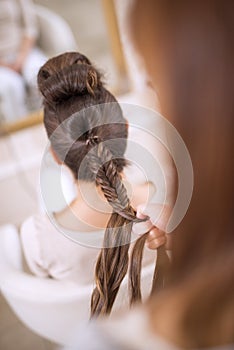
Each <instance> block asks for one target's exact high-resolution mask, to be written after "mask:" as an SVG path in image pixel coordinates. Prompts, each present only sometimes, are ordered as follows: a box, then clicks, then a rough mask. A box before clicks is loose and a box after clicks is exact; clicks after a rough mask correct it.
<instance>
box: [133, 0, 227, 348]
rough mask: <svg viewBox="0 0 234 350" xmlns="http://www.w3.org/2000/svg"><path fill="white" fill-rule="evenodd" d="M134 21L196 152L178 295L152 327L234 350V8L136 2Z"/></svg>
mask: <svg viewBox="0 0 234 350" xmlns="http://www.w3.org/2000/svg"><path fill="white" fill-rule="evenodd" d="M131 20H132V23H131V24H132V27H131V31H132V37H133V38H134V41H135V44H136V46H137V48H138V49H139V50H140V52H142V54H143V56H144V59H145V63H146V65H147V69H148V72H149V73H150V76H151V78H152V82H153V84H154V86H155V88H156V89H157V92H158V96H159V99H160V103H161V110H162V113H163V114H164V115H165V116H166V117H168V118H169V119H170V120H171V121H172V122H173V124H174V125H175V127H176V128H177V130H178V131H179V132H180V134H181V136H182V137H183V139H184V141H185V143H186V145H187V147H188V150H189V152H190V155H191V159H192V162H193V168H194V182H195V183H194V193H193V198H192V201H191V205H190V208H189V210H188V213H187V215H186V216H185V218H184V220H183V222H182V223H181V225H180V226H179V227H178V229H177V231H176V232H175V233H174V242H173V247H172V249H173V263H172V264H171V266H170V288H171V289H168V293H167V294H164V295H165V296H167V297H165V302H161V301H160V299H158V300H157V299H154V303H153V304H151V306H150V317H151V322H152V324H153V326H154V329H155V331H156V332H157V333H161V334H163V335H164V336H165V337H167V338H169V339H170V340H172V341H173V342H175V343H176V344H178V345H180V346H182V347H186V348H199V347H207V346H217V345H222V344H226V343H234V320H233V315H234V293H233V291H234V276H233V267H234V253H233V252H234V219H233V213H234V207H233V203H234V200H233V198H234V186H233V177H234V162H233V150H234V134H233V130H234V98H233V91H234V65H233V62H234V2H233V1H231V0H225V1H222V0H207V1H202V0H197V1H184V0H181V1H180V0H178V1H169V0H156V1H155V0H147V1H145V2H142V1H139V0H136V1H135V3H134V7H133V9H132V12H131ZM165 293H166V291H165ZM162 298H163V296H162ZM161 300H163V299H161ZM170 307H173V308H172V309H171V310H170ZM155 309H156V310H157V314H156V313H154V310H155ZM166 313H167V314H168V315H170V316H169V317H168V322H167V323H165V322H164V321H162V319H163V317H164V315H165V314H166ZM175 316H177V318H175ZM171 319H173V320H174V321H175V322H174V324H173V325H172V326H171V327H169V325H170V323H171ZM173 327H174V329H176V330H177V331H176V332H175V333H174V334H173V332H172V329H173Z"/></svg>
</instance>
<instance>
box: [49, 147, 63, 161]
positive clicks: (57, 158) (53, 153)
mask: <svg viewBox="0 0 234 350" xmlns="http://www.w3.org/2000/svg"><path fill="white" fill-rule="evenodd" d="M50 152H51V154H52V156H53V158H54V160H55V162H56V163H57V164H59V165H61V164H63V162H62V161H61V160H60V159H59V157H58V156H57V154H56V153H55V151H54V150H53V148H52V147H50Z"/></svg>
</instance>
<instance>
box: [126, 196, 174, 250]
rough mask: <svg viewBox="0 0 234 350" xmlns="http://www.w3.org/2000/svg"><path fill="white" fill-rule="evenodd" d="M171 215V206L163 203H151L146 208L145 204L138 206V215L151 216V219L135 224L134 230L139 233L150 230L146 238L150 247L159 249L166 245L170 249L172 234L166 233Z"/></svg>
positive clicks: (140, 216) (139, 216)
mask: <svg viewBox="0 0 234 350" xmlns="http://www.w3.org/2000/svg"><path fill="white" fill-rule="evenodd" d="M170 215H171V209H170V208H169V206H166V205H161V204H155V203H154V204H149V205H147V207H146V208H145V206H144V205H139V206H138V207H137V217H138V218H140V219H142V218H144V217H146V216H149V218H150V219H149V220H147V221H145V222H141V223H139V224H134V226H133V231H134V233H137V234H139V235H142V234H144V233H145V232H147V231H149V235H148V237H147V240H146V246H147V247H148V248H150V249H157V248H159V247H160V246H162V245H165V247H166V249H170V246H171V242H170V241H171V236H170V235H167V234H166V233H165V231H166V226H167V223H168V221H169V218H170Z"/></svg>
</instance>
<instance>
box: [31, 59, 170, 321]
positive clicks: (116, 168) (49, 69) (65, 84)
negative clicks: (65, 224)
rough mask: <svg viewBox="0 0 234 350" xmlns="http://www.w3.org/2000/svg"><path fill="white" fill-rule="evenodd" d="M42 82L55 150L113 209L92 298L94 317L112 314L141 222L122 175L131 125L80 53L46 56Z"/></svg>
mask: <svg viewBox="0 0 234 350" xmlns="http://www.w3.org/2000/svg"><path fill="white" fill-rule="evenodd" d="M38 86H39V89H40V91H41V93H42V95H43V96H44V124H45V128H46V131H47V134H48V137H49V138H50V141H51V146H52V148H53V151H54V152H55V153H56V155H57V157H58V158H59V159H60V160H62V161H63V160H64V163H65V164H66V165H67V166H68V167H69V168H70V169H71V170H72V172H73V174H74V177H75V178H76V179H79V180H85V181H92V182H96V185H98V186H100V188H101V189H102V191H103V193H104V195H105V197H106V199H107V201H108V203H109V204H110V205H111V206H112V208H113V213H112V215H111V217H110V219H109V222H108V225H107V228H106V231H105V236H104V242H103V248H102V249H101V252H100V255H99V257H98V260H97V264H96V270H95V279H96V288H95V289H94V291H93V294H92V299H91V315H92V316H98V315H101V314H108V313H110V312H111V308H112V305H113V303H114V301H115V298H116V295H117V293H118V290H119V287H120V285H121V282H122V280H123V278H124V276H125V275H126V272H127V270H128V260H129V257H128V250H129V246H130V241H131V231H132V225H133V223H134V222H139V221H142V220H141V219H137V218H136V213H135V210H134V209H133V208H132V207H131V204H130V202H129V199H128V196H127V191H126V189H125V187H124V185H123V183H122V181H121V176H120V173H121V171H122V170H123V167H124V166H125V165H126V160H125V159H124V152H125V148H126V142H127V135H128V132H127V123H126V120H125V119H124V117H123V114H122V110H121V108H120V106H119V104H118V103H117V101H116V99H115V98H114V96H113V95H112V94H111V93H110V92H109V91H107V90H106V89H105V88H104V86H103V83H102V79H101V74H100V73H99V71H98V70H97V69H96V68H95V67H94V66H93V65H92V64H91V62H90V61H89V60H88V59H87V58H86V57H85V56H83V55H81V54H79V53H74V52H71V53H65V54H62V55H60V56H57V57H54V58H52V59H50V60H48V62H47V63H46V64H45V65H44V66H43V67H42V68H41V69H40V71H39V73H38ZM90 107H92V108H91V109H90ZM78 112H79V113H78ZM64 121H66V123H64ZM58 127H59V128H58ZM55 130H56V132H55ZM54 132H55V134H56V136H55V137H54ZM106 142H107V143H106ZM67 145H70V146H69V148H68V149H67V151H66V152H65V153H64V149H66V147H67ZM84 159H85V160H86V161H85V162H84ZM81 164H82V167H81ZM145 238H146V236H143V237H141V238H140V239H139V240H138V241H137V243H136V245H135V247H134V248H133V254H132V258H131V262H130V300H131V303H133V302H136V301H139V300H140V299H141V293H140V273H141V258H142V250H143V247H144V241H145ZM160 256H164V258H165V257H166V254H165V252H164V250H163V249H161V250H160V251H159V258H158V260H160ZM157 270H158V268H157V269H156V273H155V278H154V283H153V289H155V286H156V285H157V281H158V282H159V284H160V285H161V284H162V281H161V279H162V276H161V277H160V278H156V277H157V276H158V274H157Z"/></svg>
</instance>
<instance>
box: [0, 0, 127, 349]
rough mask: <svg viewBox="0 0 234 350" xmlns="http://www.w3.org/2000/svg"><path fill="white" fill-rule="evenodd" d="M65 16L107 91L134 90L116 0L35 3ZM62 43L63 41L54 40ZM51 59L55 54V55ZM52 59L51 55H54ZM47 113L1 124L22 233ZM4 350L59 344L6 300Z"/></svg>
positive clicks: (7, 216) (2, 204) (1, 167)
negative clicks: (25, 320)
mask: <svg viewBox="0 0 234 350" xmlns="http://www.w3.org/2000/svg"><path fill="white" fill-rule="evenodd" d="M35 3H36V4H38V5H41V6H44V7H45V8H48V9H49V10H51V11H53V12H54V13H56V14H58V15H59V16H61V17H62V18H63V19H64V20H65V21H66V23H67V24H68V26H69V27H70V29H71V31H72V33H73V35H74V38H75V41H76V44H77V48H78V50H79V51H80V52H82V53H84V54H85V55H87V56H88V57H89V58H90V60H91V61H93V62H94V63H95V64H96V65H97V67H98V68H100V69H101V70H103V72H104V76H105V81H106V85H107V87H108V88H109V89H110V90H111V91H112V92H113V93H115V94H118V95H120V94H122V93H126V92H128V91H129V89H130V88H129V79H128V76H127V74H126V70H125V63H124V60H123V55H122V49H121V46H120V39H119V36H118V33H117V31H116V29H117V27H116V18H115V10H114V3H113V2H112V1H110V0H107V1H101V0H66V1H65V0H35ZM54 39H55V41H59V40H60V37H59V35H58V37H57V38H54ZM49 54H50V53H49ZM48 57H49V56H48ZM41 121H42V113H41V111H38V110H36V111H33V110H32V112H31V113H30V115H27V116H25V117H24V118H22V120H14V121H13V122H11V123H8V122H7V120H5V121H4V122H3V121H1V125H0V193H1V196H0V208H1V211H0V225H3V224H6V223H12V224H14V225H16V226H17V228H20V225H21V223H22V221H23V220H24V219H26V218H27V217H28V216H30V215H32V214H33V213H35V212H37V211H38V207H39V202H40V199H39V198H40V194H39V169H40V161H41V158H42V154H43V150H44V148H45V146H46V144H47V138H46V135H45V131H44V128H43V126H42V123H41ZM0 315H1V316H0V349H4V350H11V349H13V348H15V346H17V349H18V350H31V349H35V350H42V349H43V350H48V349H54V348H56V347H55V345H54V344H52V343H50V342H48V341H46V340H45V339H43V338H40V337H39V336H37V335H35V334H34V333H32V332H31V331H29V330H28V329H27V328H26V327H24V325H23V324H22V323H21V322H20V321H19V320H18V319H17V318H16V317H15V315H14V314H13V312H12V311H11V310H10V308H9V306H8V305H7V304H6V302H5V301H4V299H3V297H2V296H1V297H0Z"/></svg>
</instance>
